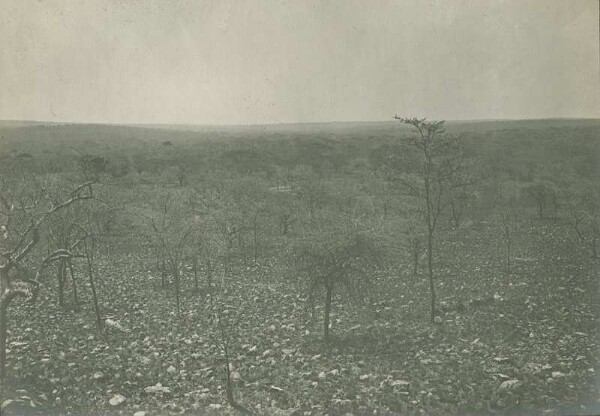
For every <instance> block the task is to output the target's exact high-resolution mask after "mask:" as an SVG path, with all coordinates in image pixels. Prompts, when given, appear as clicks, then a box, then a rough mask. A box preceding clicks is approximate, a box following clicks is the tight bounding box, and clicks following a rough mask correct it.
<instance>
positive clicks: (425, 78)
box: [0, 0, 600, 124]
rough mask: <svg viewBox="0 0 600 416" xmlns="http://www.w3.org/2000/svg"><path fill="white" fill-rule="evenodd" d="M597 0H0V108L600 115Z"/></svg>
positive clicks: (120, 117)
mask: <svg viewBox="0 0 600 416" xmlns="http://www.w3.org/2000/svg"><path fill="white" fill-rule="evenodd" d="M598 26H599V16H598V1H597V0H569V1H565V0H506V1H504V0H396V1H388V0H361V1H353V0H323V1H317V0H314V1H308V0H246V1H242V0H215V1H202V0H0V39H1V41H0V120H44V121H57V122H88V123H119V124H121V123H123V124H141V123H165V124H175V123H176V124H266V123H294V122H327V121H377V120H389V119H391V118H392V117H393V115H394V114H399V115H402V116H423V117H427V118H429V119H445V120H471V119H504V118H509V119H514V118H518V119H522V118H550V117H600V67H599V66H600V64H599V63H600V57H599V49H600V48H599V45H598V42H599V29H598Z"/></svg>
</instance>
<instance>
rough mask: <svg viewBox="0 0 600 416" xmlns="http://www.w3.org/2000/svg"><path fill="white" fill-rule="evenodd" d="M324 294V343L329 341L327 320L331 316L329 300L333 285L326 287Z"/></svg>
mask: <svg viewBox="0 0 600 416" xmlns="http://www.w3.org/2000/svg"><path fill="white" fill-rule="evenodd" d="M326 290H327V291H326V293H325V316H324V317H323V321H324V322H323V338H324V339H325V341H329V319H330V314H331V298H332V295H333V285H332V284H328V285H326Z"/></svg>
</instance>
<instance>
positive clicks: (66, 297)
mask: <svg viewBox="0 0 600 416" xmlns="http://www.w3.org/2000/svg"><path fill="white" fill-rule="evenodd" d="M402 121H403V122H404V123H399V122H398V121H393V122H390V123H381V124H364V125H363V124H353V125H349V126H345V125H331V126H329V125H323V126H322V130H321V131H320V130H315V129H313V130H311V131H304V130H303V129H302V128H301V127H298V128H290V127H286V128H282V130H277V129H275V128H274V129H275V130H264V129H253V128H247V129H241V128H238V129H236V130H227V129H225V128H223V129H217V128H214V129H212V128H211V129H209V128H207V129H204V130H202V129H200V130H192V129H187V130H177V129H170V130H161V129H159V128H154V129H150V128H147V129H146V128H133V127H124V126H122V127H116V126H113V127H102V126H84V125H81V126H78V125H64V126H55V127H53V128H51V129H50V128H48V129H45V128H44V127H43V126H36V127H22V128H15V127H3V126H2V125H1V124H0V133H2V135H3V136H7V137H9V136H10V138H11V141H10V143H11V146H15V148H14V149H10V151H11V152H12V154H15V155H19V154H30V155H31V156H32V157H27V158H23V157H20V158H19V157H8V158H5V159H3V160H2V163H0V171H1V173H2V177H1V178H2V187H1V188H0V195H1V199H0V221H1V222H2V230H1V235H0V285H1V286H0V290H1V291H0V375H1V376H2V377H3V382H2V392H1V394H2V398H1V399H0V403H1V404H2V409H3V411H4V412H6V413H7V414H23V413H27V414H48V413H52V412H55V413H60V414H78V415H79V414H107V413H120V414H134V413H135V412H147V413H146V415H154V414H181V413H183V414H198V413H199V414H205V413H206V414H236V413H238V414H249V413H254V414H263V415H267V414H286V415H301V414H303V415H309V414H310V415H325V414H346V413H352V414H367V413H369V414H372V413H373V412H374V411H375V410H376V411H377V412H379V413H381V414H421V413H424V414H472V413H477V414H489V413H496V414H507V413H511V412H525V411H531V412H534V413H536V412H537V413H540V412H547V413H548V414H557V413H560V412H562V411H563V410H564V411H571V410H572V409H575V407H572V406H575V405H577V406H578V405H579V404H580V403H587V404H590V403H591V404H594V403H597V400H598V398H599V397H600V395H599V391H598V376H597V374H598V372H599V371H600V365H599V361H598V356H597V351H598V346H599V344H598V341H599V333H598V327H599V326H598V320H599V318H600V301H599V300H600V299H599V294H598V275H597V270H598V253H597V249H598V247H597V246H598V238H599V234H598V215H597V214H598V212H599V211H600V207H599V205H598V204H599V201H598V197H597V189H598V188H599V185H600V177H599V176H598V170H597V166H596V164H597V160H596V159H595V158H590V157H589V155H590V154H591V155H594V154H595V155H597V154H598V152H599V151H600V140H598V139H597V137H598V134H599V133H600V124H598V123H597V122H592V121H577V122H575V121H551V120H550V121H544V122H535V121H530V122H526V121H518V122H489V123H485V122H481V123H472V124H470V123H464V124H457V123H446V124H442V123H439V122H429V121H426V120H423V119H402ZM96 136H97V137H98V139H97V142H96V141H94V140H92V139H91V138H93V137H96ZM122 137H128V138H129V139H128V140H127V141H124V140H122ZM100 138H101V139H100ZM58 140H60V142H58ZM458 142H460V146H458ZM56 143H61V146H58V145H57V144H56ZM65 148H67V149H69V148H73V149H82V148H85V149H86V154H85V155H84V154H79V153H77V152H72V151H64V150H65ZM91 155H94V156H91ZM559 165H560V169H559V168H550V167H552V166H559ZM549 166H550V167H549ZM130 167H131V169H130ZM467 167H468V169H466V168H467ZM467 173H469V175H467ZM559 173H560V174H559ZM88 180H91V181H92V182H93V183H92V182H88ZM92 190H93V192H92ZM108 202H110V204H109V203H108ZM548 218H551V219H552V221H547V219H548ZM16 297H24V298H32V300H33V301H32V302H12V301H11V300H12V299H13V298H16ZM70 299H72V300H70ZM9 305H10V306H9ZM70 305H73V306H74V307H73V308H71V307H69V306H70ZM313 318H316V319H313ZM432 320H434V322H436V324H435V325H432V322H431V321H432ZM5 350H6V354H4V351H5ZM4 363H6V371H4V370H3V365H4Z"/></svg>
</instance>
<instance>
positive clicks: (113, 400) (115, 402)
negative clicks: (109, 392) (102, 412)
mask: <svg viewBox="0 0 600 416" xmlns="http://www.w3.org/2000/svg"><path fill="white" fill-rule="evenodd" d="M125 400H127V398H126V397H125V396H123V395H121V394H115V395H114V396H113V397H111V399H110V400H109V401H108V403H110V405H111V406H118V405H120V404H121V403H123V402H124V401H125Z"/></svg>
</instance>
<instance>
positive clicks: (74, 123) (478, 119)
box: [0, 116, 600, 127]
mask: <svg viewBox="0 0 600 416" xmlns="http://www.w3.org/2000/svg"><path fill="white" fill-rule="evenodd" d="M410 117H413V116H410ZM426 119H427V120H430V121H444V122H450V123H477V122H499V121H545V120H548V121H550V120H600V117H537V118H472V119H436V118H428V117H427V118H426ZM393 121H395V120H394V118H393V117H391V118H390V119H385V120H344V121H342V120H332V121H289V122H287V121H282V122H264V123H261V122H259V123H247V124H243V123H232V124H220V123H185V122H179V123H167V122H165V123H161V122H158V123H139V122H131V123H118V122H94V121H62V120H61V121H50V120H33V119H21V120H18V119H0V123H30V124H35V123H37V124H60V125H96V126H122V127H143V126H150V127H154V126H156V127H159V126H181V127H186V126H188V127H189V126H194V127H271V126H290V125H315V124H367V123H384V122H393Z"/></svg>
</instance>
